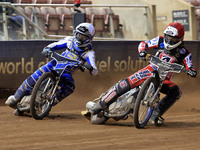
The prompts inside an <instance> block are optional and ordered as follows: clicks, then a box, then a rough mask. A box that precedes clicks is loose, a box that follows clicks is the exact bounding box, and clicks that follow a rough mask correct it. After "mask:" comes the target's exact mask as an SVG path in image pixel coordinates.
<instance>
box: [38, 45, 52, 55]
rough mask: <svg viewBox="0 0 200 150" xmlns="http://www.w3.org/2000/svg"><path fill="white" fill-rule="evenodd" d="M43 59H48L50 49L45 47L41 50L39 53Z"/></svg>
mask: <svg viewBox="0 0 200 150" xmlns="http://www.w3.org/2000/svg"><path fill="white" fill-rule="evenodd" d="M41 53H42V54H43V55H44V56H45V57H49V56H50V55H51V53H52V51H51V48H50V47H45V48H44V49H43V51H42V52H41Z"/></svg>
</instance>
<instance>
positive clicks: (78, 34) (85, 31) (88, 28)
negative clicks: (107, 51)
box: [74, 23, 95, 47]
mask: <svg viewBox="0 0 200 150" xmlns="http://www.w3.org/2000/svg"><path fill="white" fill-rule="evenodd" d="M94 34H95V29H94V26H93V25H92V24H90V23H81V24H79V25H78V26H77V27H76V31H75V38H74V42H75V43H76V45H77V46H78V47H86V46H88V44H90V43H91V42H92V39H93V37H94Z"/></svg>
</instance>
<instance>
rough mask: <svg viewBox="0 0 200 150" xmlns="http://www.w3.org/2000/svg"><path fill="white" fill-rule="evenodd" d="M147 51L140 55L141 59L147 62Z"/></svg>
mask: <svg viewBox="0 0 200 150" xmlns="http://www.w3.org/2000/svg"><path fill="white" fill-rule="evenodd" d="M146 55H147V53H146V51H145V50H142V51H141V52H140V53H139V58H140V59H142V60H146Z"/></svg>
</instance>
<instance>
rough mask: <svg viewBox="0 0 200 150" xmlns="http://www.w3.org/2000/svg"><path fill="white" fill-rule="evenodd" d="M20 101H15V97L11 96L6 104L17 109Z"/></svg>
mask: <svg viewBox="0 0 200 150" xmlns="http://www.w3.org/2000/svg"><path fill="white" fill-rule="evenodd" d="M17 103H18V101H17V100H16V99H15V97H14V95H11V96H9V97H8V99H7V100H6V102H5V104H6V105H8V106H9V107H11V108H13V109H16V107H17Z"/></svg>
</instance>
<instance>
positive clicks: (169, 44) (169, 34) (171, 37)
mask: <svg viewBox="0 0 200 150" xmlns="http://www.w3.org/2000/svg"><path fill="white" fill-rule="evenodd" d="M183 38H184V27H183V26H182V25H181V24H180V23H178V22H175V23H170V24H169V25H168V26H167V28H166V29H165V31H164V46H165V48H166V50H172V49H174V48H176V47H178V46H179V45H180V44H181V43H182V41H183Z"/></svg>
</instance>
